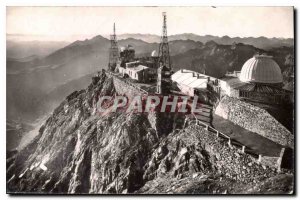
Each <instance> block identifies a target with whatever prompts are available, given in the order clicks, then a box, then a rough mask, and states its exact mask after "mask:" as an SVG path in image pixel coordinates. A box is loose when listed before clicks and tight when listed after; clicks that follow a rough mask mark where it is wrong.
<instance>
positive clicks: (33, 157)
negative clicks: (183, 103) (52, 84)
mask: <svg viewBox="0 0 300 200" xmlns="http://www.w3.org/2000/svg"><path fill="white" fill-rule="evenodd" d="M115 94H116V90H115V88H114V82H113V80H112V78H109V77H107V76H106V75H105V74H104V73H103V74H101V76H100V79H99V80H98V81H97V82H96V81H94V83H93V84H91V85H89V87H88V88H87V89H85V90H81V91H75V92H73V93H72V94H70V95H69V96H68V97H67V98H66V99H65V100H64V101H63V102H62V103H61V104H60V105H59V106H58V107H57V108H56V109H55V110H54V112H53V114H52V115H51V116H50V117H49V118H48V119H47V121H46V122H45V123H44V125H43V126H42V127H41V128H40V130H39V134H38V135H37V137H36V138H35V139H34V140H33V141H32V142H31V143H30V144H29V145H28V146H26V147H25V148H23V149H22V150H20V151H19V152H8V153H7V158H8V159H7V191H8V192H9V193H11V192H37V193H40V192H45V193H235V192H238V191H239V192H245V191H248V190H249V191H250V190H251V189H252V191H254V192H255V193H259V192H261V193H264V192H266V191H257V189H256V186H257V184H258V183H259V184H260V186H261V187H263V186H264V187H265V188H267V189H268V192H269V193H272V192H278V191H279V192H281V193H289V192H292V191H293V179H292V175H291V174H290V172H283V171H282V172H281V174H280V175H278V174H277V172H275V170H273V169H271V168H268V167H263V166H261V165H260V164H258V163H256V161H255V159H252V158H251V157H250V156H248V155H246V154H241V153H237V151H236V150H235V149H234V148H230V147H229V146H228V145H226V142H224V141H222V140H220V139H218V140H216V139H215V137H214V136H213V135H211V134H209V133H207V132H206V131H205V130H204V129H203V128H200V127H197V126H194V125H192V124H191V125H189V126H188V127H186V128H184V129H182V128H183V127H182V125H183V124H181V123H179V122H176V121H175V118H174V117H175V116H174V115H170V114H158V113H152V112H150V113H148V114H147V113H135V112H130V113H125V112H116V113H108V114H107V115H103V116H100V115H99V113H98V112H97V110H96V104H97V101H98V98H99V96H104V95H108V96H114V95H115ZM159 116H161V117H159ZM155 121H157V122H159V123H154V122H155ZM174 125H176V126H174ZM172 127H177V128H179V129H176V130H175V129H173V128H172ZM272 177H276V178H277V179H278V181H279V183H278V184H279V186H277V187H276V188H275V187H274V188H268V187H267V186H266V184H269V182H270V178H272ZM281 180H285V182H280V181H281ZM244 187H245V188H246V189H245V188H244ZM278 188H280V190H279V189H278Z"/></svg>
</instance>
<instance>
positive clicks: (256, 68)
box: [239, 55, 283, 83]
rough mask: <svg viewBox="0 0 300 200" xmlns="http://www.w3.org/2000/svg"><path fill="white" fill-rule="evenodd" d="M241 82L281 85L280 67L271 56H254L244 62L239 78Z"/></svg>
mask: <svg viewBox="0 0 300 200" xmlns="http://www.w3.org/2000/svg"><path fill="white" fill-rule="evenodd" d="M239 78H240V80H241V81H242V82H255V83H282V81H283V78H282V74H281V70H280V67H279V66H278V64H277V63H276V62H275V61H274V60H273V59H272V57H271V56H265V55H256V56H254V57H253V58H250V59H249V60H247V61H246V62H245V64H244V65H243V67H242V70H241V74H240V76H239Z"/></svg>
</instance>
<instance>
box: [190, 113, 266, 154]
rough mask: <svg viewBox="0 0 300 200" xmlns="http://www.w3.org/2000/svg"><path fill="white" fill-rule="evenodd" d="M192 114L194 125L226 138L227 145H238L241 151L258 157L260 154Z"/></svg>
mask: <svg viewBox="0 0 300 200" xmlns="http://www.w3.org/2000/svg"><path fill="white" fill-rule="evenodd" d="M192 116H193V118H194V119H192V120H191V121H195V122H196V125H198V126H203V127H205V130H207V131H208V132H210V133H214V134H216V136H217V137H218V138H219V137H220V138H223V139H226V140H227V141H228V145H229V146H232V145H234V146H236V147H240V148H241V150H242V152H243V153H247V154H249V155H251V156H253V157H255V158H258V159H260V157H261V155H260V154H257V153H256V152H254V151H253V150H252V149H251V148H250V147H247V146H246V145H244V144H242V143H240V142H239V141H236V140H235V139H233V138H231V137H230V136H229V135H227V134H225V133H222V132H221V131H218V130H217V129H215V128H213V127H211V126H209V125H208V124H205V123H203V122H201V121H200V120H198V119H197V117H196V116H195V115H194V114H192Z"/></svg>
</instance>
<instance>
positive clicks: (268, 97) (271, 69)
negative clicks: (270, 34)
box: [172, 55, 292, 104]
mask: <svg viewBox="0 0 300 200" xmlns="http://www.w3.org/2000/svg"><path fill="white" fill-rule="evenodd" d="M187 74H190V75H187ZM185 77H186V80H184V79H185ZM191 77H192V78H191ZM172 80H173V82H176V83H177V85H178V86H179V88H180V89H181V91H182V92H183V93H184V94H187V95H191V94H192V96H193V94H194V93H195V92H194V91H197V92H196V93H195V94H197V93H198V94H197V95H199V93H207V95H210V96H211V95H212V94H213V95H215V96H216V97H217V98H218V99H220V98H221V97H222V96H224V95H227V96H230V97H235V98H239V99H244V100H249V101H256V102H261V103H275V104H277V103H283V102H289V101H290V100H291V98H292V95H291V93H290V92H289V91H287V90H284V89H283V88H282V86H283V83H282V82H283V78H282V73H281V70H280V67H279V66H278V64H277V63H276V62H275V61H274V60H273V58H272V57H271V56H267V55H255V56H253V57H252V58H250V59H249V60H247V61H246V62H245V63H244V65H243V67H242V69H241V71H234V72H233V73H227V74H226V75H225V76H224V77H222V78H220V79H218V78H215V77H210V76H207V75H204V74H200V73H197V72H193V71H190V70H179V71H177V72H176V73H175V74H174V75H173V76H172ZM204 87H206V88H204ZM191 91H192V92H191Z"/></svg>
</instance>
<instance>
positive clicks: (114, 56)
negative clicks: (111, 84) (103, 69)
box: [108, 23, 119, 71]
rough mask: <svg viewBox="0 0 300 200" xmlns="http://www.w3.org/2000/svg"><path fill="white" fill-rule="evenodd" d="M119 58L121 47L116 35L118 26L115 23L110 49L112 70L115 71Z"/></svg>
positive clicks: (110, 66) (110, 67)
mask: <svg viewBox="0 0 300 200" xmlns="http://www.w3.org/2000/svg"><path fill="white" fill-rule="evenodd" d="M118 60H119V48H118V42H117V35H116V26H115V23H114V27H113V34H112V35H110V49H109V63H108V68H109V70H110V71H114V70H115V68H116V65H117V62H118Z"/></svg>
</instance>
